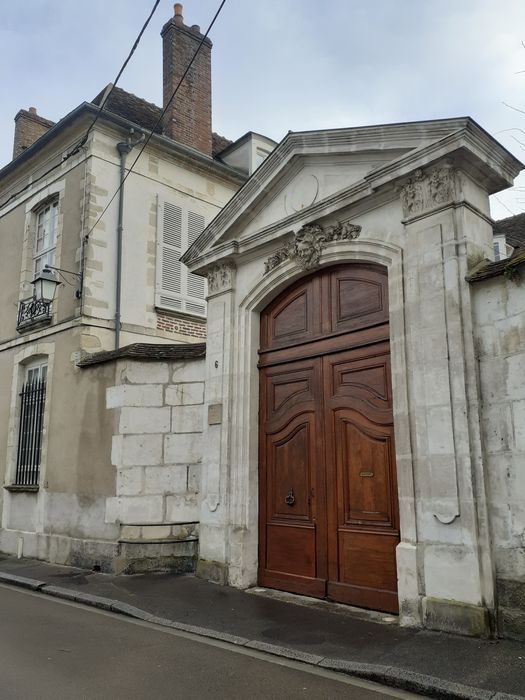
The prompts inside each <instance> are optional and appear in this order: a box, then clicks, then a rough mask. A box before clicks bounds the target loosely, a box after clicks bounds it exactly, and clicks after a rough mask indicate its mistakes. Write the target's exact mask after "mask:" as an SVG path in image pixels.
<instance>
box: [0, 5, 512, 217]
mask: <svg viewBox="0 0 525 700" xmlns="http://www.w3.org/2000/svg"><path fill="white" fill-rule="evenodd" d="M218 4H219V0H186V2H185V3H184V19H185V22H186V24H199V25H200V26H201V28H202V29H203V30H204V29H205V28H206V27H207V26H208V24H209V22H210V20H211V18H212V16H213V14H214V12H215V10H216V9H217V7H218ZM152 6H153V0H23V2H16V3H14V2H9V0H0V11H1V15H0V17H1V20H0V65H2V67H3V69H4V70H3V71H2V87H3V91H2V92H3V94H2V101H1V103H0V104H1V110H0V165H3V164H5V163H6V162H7V161H9V159H10V157H11V151H12V138H13V128H14V123H13V117H14V115H15V114H16V112H17V111H18V110H19V109H20V108H22V107H23V108H25V109H27V108H28V107H30V106H34V107H36V108H37V110H38V113H39V114H41V115H42V116H45V117H47V118H49V119H52V120H58V119H60V118H61V117H62V116H63V115H64V114H66V113H67V112H68V111H70V110H71V109H72V108H74V107H75V106H76V105H78V104H79V103H80V102H82V101H84V100H90V99H92V98H93V97H94V96H95V95H96V94H97V93H98V92H99V91H100V90H101V89H102V87H103V86H104V85H106V84H107V83H108V82H110V81H111V80H113V78H114V76H115V75H116V73H117V71H118V69H119V67H120V65H121V64H122V62H123V60H124V58H125V56H126V55H127V52H128V51H129V48H130V47H131V45H132V43H133V41H134V39H135V37H136V35H137V34H138V31H139V29H140V27H141V26H142V24H143V22H144V21H145V19H146V17H147V15H148V13H149V11H150V9H151V7H152ZM172 13H173V9H172V3H171V2H169V0H162V1H161V3H160V5H159V8H158V9H157V12H156V14H155V15H154V17H153V19H152V21H151V23H150V25H149V28H148V30H147V33H146V34H145V35H144V37H143V40H142V42H141V44H140V46H139V48H138V50H137V52H136V53H135V55H134V57H133V59H132V62H131V63H130V65H129V66H128V68H127V70H126V72H125V73H124V75H123V77H122V78H121V81H120V83H119V84H120V86H121V87H123V88H124V89H126V90H129V91H130V92H134V93H135V94H137V95H139V96H140V97H143V98H145V99H147V100H150V101H151V102H155V103H157V104H161V101H162V55H161V39H160V35H159V32H160V29H161V27H162V25H163V24H164V22H165V21H167V19H169V17H170V16H171V15H172ZM211 38H212V40H213V43H214V49H213V100H214V103H213V118H214V130H215V131H218V132H219V133H222V134H224V135H225V136H228V137H229V138H232V139H234V138H237V137H238V136H241V135H242V134H243V133H245V132H246V131H249V130H252V131H258V132H260V133H263V134H266V135H267V136H270V137H271V138H273V139H275V140H277V141H278V140H280V139H281V138H282V137H283V135H284V134H285V133H286V132H287V131H288V130H289V129H291V130H293V131H295V130H301V129H323V128H329V127H341V126H358V125H363V124H378V123H386V122H398V121H412V120H420V119H434V118H440V117H453V116H464V115H470V116H472V117H473V118H474V119H476V120H477V121H478V122H479V123H480V124H481V125H482V126H483V127H484V128H485V129H487V131H489V132H490V133H491V134H493V135H495V136H496V138H498V139H499V140H500V141H501V143H502V144H503V145H504V146H506V147H507V148H508V149H509V150H510V151H512V152H513V153H514V154H515V155H516V156H517V157H518V158H520V159H521V160H525V48H524V46H523V45H522V41H525V2H523V0H498V1H497V2H496V1H495V0H459V1H458V0H317V1H316V2H314V1H313V0H227V2H226V5H225V7H224V9H223V11H222V13H221V15H220V17H219V19H218V20H217V23H216V25H215V27H214V28H213V30H212V34H211ZM520 71H521V72H520ZM504 103H507V104H508V105H510V106H506V105H505V104H504ZM513 108H514V109H513ZM517 110H523V113H522V112H520V111H517ZM520 142H523V144H522V143H520ZM492 205H493V215H494V217H495V218H502V217H505V216H509V215H510V214H517V213H520V212H523V211H525V177H523V176H522V177H520V178H519V179H518V181H517V186H516V187H515V188H514V189H513V190H507V191H506V192H502V193H500V194H498V195H497V198H493V202H492Z"/></svg>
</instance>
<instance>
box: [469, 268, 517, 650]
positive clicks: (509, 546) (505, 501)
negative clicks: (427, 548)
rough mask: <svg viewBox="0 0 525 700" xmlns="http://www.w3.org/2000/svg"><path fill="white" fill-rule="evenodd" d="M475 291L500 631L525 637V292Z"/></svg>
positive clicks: (499, 286)
mask: <svg viewBox="0 0 525 700" xmlns="http://www.w3.org/2000/svg"><path fill="white" fill-rule="evenodd" d="M472 289H473V299H474V305H473V312H474V321H475V328H474V332H475V338H476V346H477V355H478V361H479V376H480V386H481V396H482V435H483V447H484V458H485V464H486V479H487V481H488V493H489V507H490V521H491V530H492V541H493V547H494V559H495V565H496V577H497V592H498V601H497V602H498V606H499V609H500V629H501V630H502V631H503V632H504V633H505V634H507V635H509V636H515V635H514V634H513V629H514V628H515V630H519V629H521V635H525V287H524V286H523V284H522V285H519V284H516V283H515V282H512V281H510V280H508V279H506V278H505V277H503V276H499V277H495V278H493V279H487V280H484V281H481V282H477V283H476V284H474V285H473V287H472Z"/></svg>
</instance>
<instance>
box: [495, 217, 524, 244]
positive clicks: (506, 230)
mask: <svg viewBox="0 0 525 700" xmlns="http://www.w3.org/2000/svg"><path fill="white" fill-rule="evenodd" d="M492 228H493V231H494V235H495V236H497V235H498V234H504V235H505V237H506V240H507V243H508V244H509V245H511V246H513V247H514V248H525V214H516V215H515V216H508V217H507V218H506V219H500V220H499V221H495V222H494V226H493V227H492Z"/></svg>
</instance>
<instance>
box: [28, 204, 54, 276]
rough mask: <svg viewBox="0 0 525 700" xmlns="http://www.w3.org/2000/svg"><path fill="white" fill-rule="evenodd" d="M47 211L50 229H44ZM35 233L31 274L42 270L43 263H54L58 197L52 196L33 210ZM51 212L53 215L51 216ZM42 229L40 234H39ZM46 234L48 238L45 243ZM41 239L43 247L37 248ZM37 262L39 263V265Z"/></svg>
mask: <svg viewBox="0 0 525 700" xmlns="http://www.w3.org/2000/svg"><path fill="white" fill-rule="evenodd" d="M47 212H49V218H48V220H47V221H48V222H50V230H48V231H46V219H45V215H46V213H47ZM34 213H35V234H34V239H33V256H32V257H33V262H32V268H33V275H34V276H35V277H36V275H37V274H39V273H40V272H42V270H43V268H44V267H45V265H54V264H55V257H56V247H57V236H58V216H59V197H58V196H54V197H53V198H52V199H50V200H48V201H47V202H44V203H43V204H41V205H40V206H39V207H38V208H37V209H36V210H35V212H34ZM51 213H53V215H52V216H51ZM40 231H42V235H39V234H40ZM46 234H47V236H48V237H49V240H48V242H47V245H46ZM39 240H42V242H43V247H42V248H41V249H40V250H39V249H38V242H39ZM39 262H41V264H40V265H39Z"/></svg>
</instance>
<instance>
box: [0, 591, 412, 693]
mask: <svg viewBox="0 0 525 700" xmlns="http://www.w3.org/2000/svg"><path fill="white" fill-rule="evenodd" d="M0 629H1V634H0V668H1V675H0V698H1V700H48V699H49V700H92V699H93V700H95V699H96V700H120V699H121V698H122V699H125V700H139V699H140V700H143V699H146V698H147V699H148V700H164V698H166V699H168V698H169V699H170V700H174V699H178V698H184V700H207V699H208V698H214V699H217V700H222V699H224V700H226V699H228V700H245V699H246V700H259V699H261V700H262V699H264V700H266V699H268V698H271V700H281V699H282V700H285V699H286V700H296V699H299V698H301V699H302V700H304V699H305V698H308V699H309V700H310V699H313V698H315V700H324V699H326V700H339V699H342V698H345V700H387V699H389V698H404V699H405V700H409V699H413V698H416V696H415V695H412V694H410V693H404V692H402V691H396V690H392V691H390V690H388V689H382V688H381V687H380V686H377V685H374V684H371V683H366V682H361V681H358V680H353V679H349V678H347V677H345V676H339V675H338V674H334V673H331V672H327V671H324V670H322V669H316V668H313V667H309V666H305V665H302V664H299V663H295V662H290V661H287V660H284V659H278V658H277V657H272V656H270V655H267V654H262V653H260V652H257V651H253V652H252V651H250V650H247V649H240V648H238V647H235V646H233V645H231V644H224V643H222V642H216V641H211V640H203V639H202V638H200V637H196V636H194V635H188V634H185V633H181V632H177V631H175V630H169V629H166V628H163V627H157V626H155V625H151V624H148V623H143V622H139V621H135V620H131V619H129V620H128V619H126V618H123V617H120V616H117V615H113V614H110V613H104V612H101V611H98V610H94V609H90V608H85V607H82V606H79V605H76V604H73V603H67V602H64V601H59V600H56V599H53V598H49V597H46V596H44V595H39V594H35V593H30V592H26V591H20V590H18V589H14V588H9V587H7V586H0Z"/></svg>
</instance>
